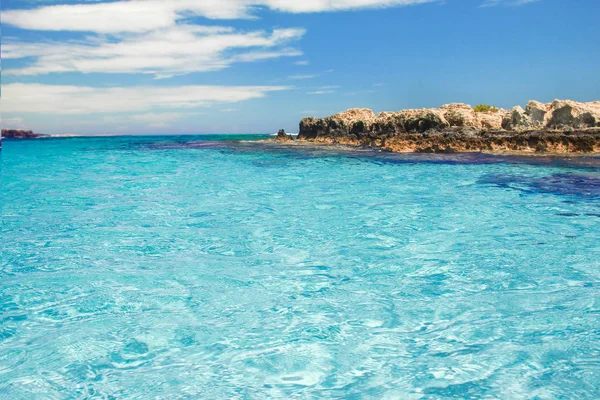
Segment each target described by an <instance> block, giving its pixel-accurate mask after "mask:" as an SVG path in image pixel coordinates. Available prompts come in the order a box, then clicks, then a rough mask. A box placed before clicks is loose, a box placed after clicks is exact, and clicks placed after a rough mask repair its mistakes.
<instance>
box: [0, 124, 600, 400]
mask: <svg viewBox="0 0 600 400" xmlns="http://www.w3.org/2000/svg"><path fill="white" fill-rule="evenodd" d="M255 138H258V137H255ZM236 139H240V138H239V137H230V136H227V137H218V136H208V137H130V138H69V139H44V140H29V141H4V149H3V150H2V155H1V159H2V174H3V178H2V204H3V207H2V266H1V269H0V282H1V289H2V290H1V294H0V315H1V318H0V398H2V399H33V398H36V399H37V398H50V399H68V398H94V399H96V398H98V399H101V398H106V399H108V398H115V399H135V398H137V399H152V398H160V399H195V398H204V399H264V398H282V399H283V398H285V399H291V398H298V399H308V398H348V399H369V398H371V399H440V398H472V399H481V398H490V399H491V398H502V399H507V398H532V399H534V398H535V399H559V398H570V399H594V398H600V346H599V345H598V343H600V160H599V159H598V158H589V157H588V158H572V159H563V158H539V157H534V158H516V157H497V156H482V155H473V154H470V155H460V154H459V155H452V156H444V155H394V154H386V153H379V152H376V151H369V150H362V151H340V150H335V149H329V148H310V147H302V148H294V147H293V148H289V147H286V146H280V145H265V144H264V143H258V142H238V141H236ZM246 139H247V138H246Z"/></svg>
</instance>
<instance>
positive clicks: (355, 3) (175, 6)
mask: <svg viewBox="0 0 600 400" xmlns="http://www.w3.org/2000/svg"><path fill="white" fill-rule="evenodd" d="M435 1H437V0H131V1H116V2H104V3H93V4H68V5H53V6H46V7H40V8H36V9H27V10H6V11H4V12H3V14H2V22H3V23H6V24H9V25H13V26H17V27H19V28H23V29H30V30H46V31H65V30H67V31H86V32H98V33H119V32H146V31H151V30H155V29H163V28H168V27H172V26H174V25H176V24H177V22H178V21H181V20H184V19H186V18H187V17H189V16H202V17H206V18H210V19H247V18H253V16H254V15H255V14H256V11H257V8H261V7H266V8H268V9H271V10H273V11H280V12H288V13H310V12H325V11H344V10H356V9H363V8H382V7H398V6H408V5H413V4H423V3H431V2H435Z"/></svg>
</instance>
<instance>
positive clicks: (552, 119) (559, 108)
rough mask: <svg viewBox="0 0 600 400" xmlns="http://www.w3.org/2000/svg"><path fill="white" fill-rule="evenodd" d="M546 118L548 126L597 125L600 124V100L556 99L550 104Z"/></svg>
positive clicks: (583, 126)
mask: <svg viewBox="0 0 600 400" xmlns="http://www.w3.org/2000/svg"><path fill="white" fill-rule="evenodd" d="M546 118H547V119H548V123H547V125H546V126H547V127H548V128H554V129H560V128H563V127H570V128H593V127H597V126H600V102H598V101H594V102H591V103H578V102H576V101H571V100H554V101H553V102H552V103H551V104H550V107H549V111H548V113H547V115H546Z"/></svg>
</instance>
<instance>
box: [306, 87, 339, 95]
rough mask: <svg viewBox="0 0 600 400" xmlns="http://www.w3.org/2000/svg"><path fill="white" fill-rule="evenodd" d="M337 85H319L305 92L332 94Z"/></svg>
mask: <svg viewBox="0 0 600 400" xmlns="http://www.w3.org/2000/svg"><path fill="white" fill-rule="evenodd" d="M339 88H340V87H339V86H336V85H331V86H321V87H319V88H317V90H314V91H312V92H307V93H306V94H333V93H335V92H336V91H337V89H339Z"/></svg>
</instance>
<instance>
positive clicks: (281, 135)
mask: <svg viewBox="0 0 600 400" xmlns="http://www.w3.org/2000/svg"><path fill="white" fill-rule="evenodd" d="M275 140H276V141H278V142H291V141H293V140H294V138H293V137H292V135H288V134H286V133H285V129H280V130H279V132H278V133H277V137H275Z"/></svg>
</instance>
